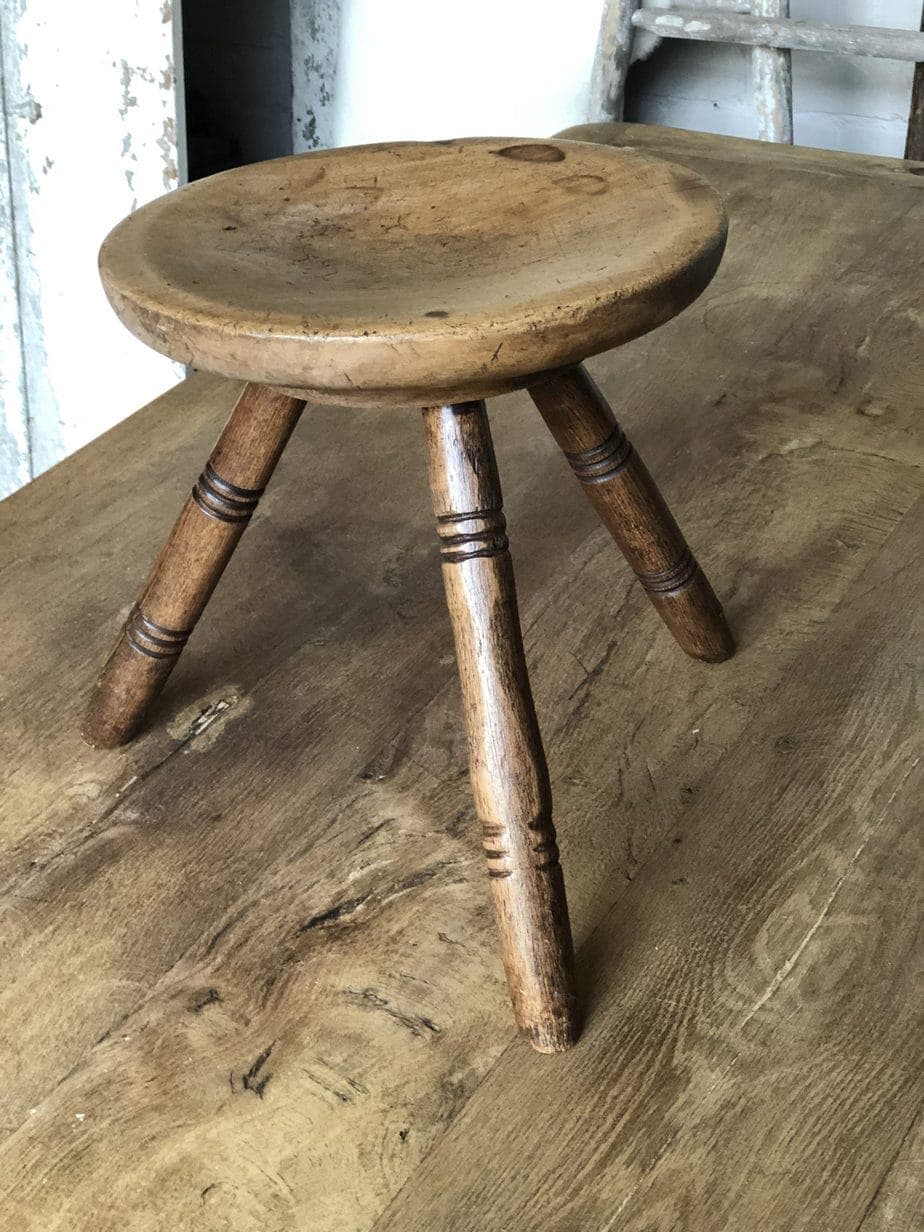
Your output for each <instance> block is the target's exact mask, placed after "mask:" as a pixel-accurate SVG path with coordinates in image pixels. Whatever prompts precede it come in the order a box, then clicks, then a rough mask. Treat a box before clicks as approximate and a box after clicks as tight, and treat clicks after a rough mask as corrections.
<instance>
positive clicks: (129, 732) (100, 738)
mask: <svg viewBox="0 0 924 1232" xmlns="http://www.w3.org/2000/svg"><path fill="white" fill-rule="evenodd" d="M134 734H135V730H134V728H125V727H117V726H114V725H113V724H111V723H107V722H106V721H105V720H101V719H100V717H99V716H98V715H97V714H96V713H95V707H93V706H92V705H91V707H90V710H89V712H88V714H87V717H86V718H85V719H84V723H83V726H82V727H81V729H80V737H81V739H82V740H83V742H84V743H85V744H88V745H89V746H90V748H91V749H118V748H120V747H121V746H122V745H123V744H128V743H129V741H130V740H131V739H132V737H133V736H134Z"/></svg>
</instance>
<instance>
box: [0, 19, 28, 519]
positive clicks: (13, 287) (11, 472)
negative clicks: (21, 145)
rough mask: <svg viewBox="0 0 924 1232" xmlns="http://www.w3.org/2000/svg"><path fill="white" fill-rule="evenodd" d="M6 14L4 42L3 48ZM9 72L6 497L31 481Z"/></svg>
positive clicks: (4, 166) (1, 251)
mask: <svg viewBox="0 0 924 1232" xmlns="http://www.w3.org/2000/svg"><path fill="white" fill-rule="evenodd" d="M2 38H3V35H2V12H0V46H2ZM5 80H6V79H5V74H4V72H3V64H2V61H0V496H3V494H4V493H5V492H7V491H10V490H11V489H13V488H15V487H18V486H19V485H20V484H23V483H25V482H26V480H27V479H29V477H30V475H31V473H32V468H31V462H30V452H31V451H30V446H29V426H28V409H27V406H26V384H25V379H26V378H25V371H24V369H23V354H22V339H21V337H20V331H19V291H18V280H17V276H16V245H15V242H14V237H13V195H12V178H11V168H10V163H9V152H8V143H7V136H6V107H5V106H4V103H3V99H4V94H5V88H4V87H5Z"/></svg>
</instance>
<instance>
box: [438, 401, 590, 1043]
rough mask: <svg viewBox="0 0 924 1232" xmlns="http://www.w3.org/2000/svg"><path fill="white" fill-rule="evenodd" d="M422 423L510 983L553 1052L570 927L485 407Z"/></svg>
mask: <svg viewBox="0 0 924 1232" xmlns="http://www.w3.org/2000/svg"><path fill="white" fill-rule="evenodd" d="M424 425H425V432H426V439H427V456H428V458H429V470H430V489H431V492H432V494H433V509H434V512H435V513H436V519H437V527H438V531H439V537H440V548H441V556H442V563H443V583H444V586H445V588H446V602H447V604H448V606H449V615H450V618H451V620H452V627H453V633H454V636H455V645H456V658H457V660H458V664H459V675H460V678H461V681H462V696H463V699H464V701H465V715H466V726H467V729H468V739H469V749H470V755H469V764H470V770H471V776H472V790H473V792H474V796H475V807H476V809H477V812H478V816H479V818H480V819H481V823H482V834H483V842H484V850H485V855H486V857H487V861H488V877H489V878H490V881H491V891H492V894H493V898H494V911H495V915H496V916H497V924H498V929H499V931H500V936H501V952H502V954H503V959H504V970H505V972H506V974H507V986H508V988H509V989H510V996H511V999H512V1001H513V1007H514V1015H515V1017H516V1021H517V1025H518V1027H519V1028H520V1031H521V1032H522V1033H523V1035H524V1036H525V1037H526V1038H527V1039H528V1040H529V1042H530V1043H531V1044H532V1045H533V1047H534V1048H536V1049H537V1050H538V1051H539V1052H559V1051H561V1050H562V1049H564V1048H569V1047H571V1045H572V1044H573V1043H574V1042H575V1039H576V1038H577V1032H578V1027H579V1023H578V1010H577V1002H576V997H575V992H574V972H573V966H574V956H573V953H572V945H571V928H570V925H569V922H568V907H567V904H566V902H565V883H564V878H563V876H562V871H561V863H560V862H559V856H558V843H557V842H556V837H555V827H554V825H553V823H552V789H551V787H550V785H549V771H548V767H547V766H546V761H545V752H544V750H543V748H542V737H541V736H540V734H539V724H538V722H537V721H536V710H535V707H534V705H533V698H532V692H531V691H530V687H529V678H528V676H527V674H526V660H525V658H524V655H523V639H522V637H521V634H520V618H519V614H518V612H517V597H516V586H515V583H514V578H513V565H512V563H511V560H510V552H509V550H508V544H507V535H506V527H507V523H506V520H505V518H504V512H503V499H502V496H501V487H500V480H499V478H498V474H497V464H496V462H495V459H494V444H493V442H492V440H491V430H490V427H489V426H488V416H487V411H486V410H485V406H484V403H483V402H469V403H464V404H462V405H460V406H438V407H430V408H428V409H427V410H425V411H424Z"/></svg>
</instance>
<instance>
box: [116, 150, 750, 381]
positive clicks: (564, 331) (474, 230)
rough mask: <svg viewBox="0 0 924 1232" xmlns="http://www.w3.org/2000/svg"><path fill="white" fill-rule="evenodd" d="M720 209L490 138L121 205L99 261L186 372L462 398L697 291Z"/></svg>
mask: <svg viewBox="0 0 924 1232" xmlns="http://www.w3.org/2000/svg"><path fill="white" fill-rule="evenodd" d="M725 229H726V225H725V215H724V212H723V209H722V205H721V202H720V200H719V198H718V197H717V195H716V193H715V192H714V191H713V190H712V188H711V187H710V186H709V185H708V184H706V183H705V181H703V180H701V179H700V178H699V177H698V176H697V175H695V174H694V173H693V172H691V171H688V170H686V169H685V168H682V167H677V166H674V165H672V164H670V163H666V162H663V161H661V160H658V159H652V158H646V157H643V156H642V155H640V154H637V153H635V152H634V151H631V150H628V149H614V148H611V147H606V146H598V145H589V144H585V143H583V142H577V141H559V140H554V141H528V140H513V139H505V138H496V139H487V138H478V139H472V140H458V141H446V142H436V143H417V142H404V143H397V144H388V145H371V146H362V147H357V148H350V149H335V150H323V151H317V152H313V153H310V154H300V155H293V156H292V157H289V158H280V159H275V160H273V161H271V162H266V163H259V164H254V165H251V166H248V167H242V168H239V169H236V170H233V171H226V172H223V173H222V174H220V175H215V176H211V177H210V178H208V179H205V180H200V181H198V182H196V183H193V184H190V185H188V186H186V187H185V188H181V189H179V190H178V191H176V192H173V193H169V194H168V195H167V196H165V197H161V198H160V199H159V200H157V201H154V202H152V203H151V204H150V205H147V206H144V207H143V208H142V209H140V210H138V211H136V212H135V213H134V214H132V215H131V216H130V217H129V218H127V219H126V220H125V221H124V222H123V223H121V224H120V225H119V226H117V227H116V228H115V230H114V231H113V232H112V233H111V234H110V235H109V237H108V238H107V239H106V241H105V243H104V245H103V248H102V252H101V254H100V268H101V272H102V278H103V283H104V285H105V288H106V292H107V294H108V296H109V299H110V300H111V302H112V304H113V307H114V308H115V310H116V312H117V313H118V314H119V316H120V317H121V319H122V321H123V322H124V323H125V325H126V326H127V327H128V328H129V329H130V330H131V331H132V332H133V333H134V334H136V335H137V336H138V337H139V338H141V339H142V340H143V341H144V342H146V343H148V345H149V346H152V347H153V348H154V349H155V350H157V351H160V352H162V353H163V354H165V355H169V356H171V357H172V358H173V359H176V360H179V361H180V362H182V363H187V364H192V365H194V366H195V367H199V368H204V369H207V370H209V371H213V372H220V373H224V374H225V375H228V376H233V377H237V378H240V379H243V380H247V381H254V382H258V383H260V384H264V385H270V386H274V387H276V388H279V389H282V390H285V391H288V392H296V393H298V394H301V395H302V396H309V397H311V398H314V399H316V400H322V401H329V402H342V403H347V404H355V405H376V404H385V405H406V404H408V403H417V404H422V403H427V404H431V403H434V402H440V403H449V402H461V401H467V400H471V399H476V398H483V397H488V396H490V395H492V394H496V393H502V392H504V391H506V390H510V389H516V388H520V387H522V386H523V385H525V384H526V383H527V382H528V380H529V378H530V377H531V376H533V375H535V374H536V373H537V372H540V371H544V370H548V369H554V368H558V367H562V366H564V365H568V364H572V363H576V362H578V361H580V360H582V359H584V358H585V357H586V356H588V355H593V354H596V353H598V352H600V351H604V350H607V349H608V348H610V347H613V346H616V345H618V344H619V343H622V342H626V341H628V340H629V339H631V338H634V337H637V336H638V335H639V334H643V333H645V332H646V331H647V330H650V329H652V328H654V327H655V326H656V325H659V324H661V323H662V322H664V321H666V320H668V319H669V318H670V317H672V316H674V315H675V314H676V313H678V312H680V311H681V309H683V308H684V307H686V305H687V304H689V303H690V302H691V301H692V300H693V299H695V297H696V296H697V295H699V293H700V292H701V291H702V290H703V288H704V287H705V286H706V284H707V283H708V282H709V280H710V278H711V277H712V275H713V273H714V272H715V269H716V266H717V265H718V263H719V260H720V258H721V255H722V250H723V247H724V243H725Z"/></svg>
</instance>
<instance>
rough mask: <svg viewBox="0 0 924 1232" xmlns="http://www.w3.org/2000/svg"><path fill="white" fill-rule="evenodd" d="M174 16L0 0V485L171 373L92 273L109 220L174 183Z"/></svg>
mask: <svg viewBox="0 0 924 1232" xmlns="http://www.w3.org/2000/svg"><path fill="white" fill-rule="evenodd" d="M178 22H179V0H95V3H94V4H93V5H92V6H91V7H90V8H87V6H86V5H80V4H70V3H65V2H64V0H60V2H58V0H56V2H55V3H49V2H48V0H0V43H2V81H3V89H2V94H0V103H2V107H3V112H4V117H5V128H6V156H7V175H6V177H5V179H4V178H0V201H2V202H3V204H2V205H0V231H2V232H4V233H5V236H6V243H5V244H4V243H2V242H0V373H2V374H3V376H4V377H5V378H6V385H5V388H4V389H3V395H4V407H5V414H6V417H7V419H8V420H9V422H11V423H12V424H13V433H12V436H11V435H10V433H8V434H7V438H6V443H7V446H8V447H7V449H6V450H5V451H0V467H2V469H0V494H2V493H3V492H5V491H9V490H10V489H11V488H13V487H15V486H17V485H18V484H19V483H20V482H22V481H23V480H25V479H26V478H27V477H29V476H30V475H35V474H38V473H39V472H40V471H42V470H44V469H45V468H46V467H48V466H50V465H51V464H52V463H53V462H56V461H57V460H58V459H59V458H61V457H62V456H63V455H64V454H66V453H70V452H72V451H73V450H74V449H76V448H78V447H79V446H80V445H82V444H83V443H84V442H85V441H88V440H90V439H91V438H92V437H94V436H96V435H98V434H99V433H100V432H102V431H104V430H105V429H106V428H107V427H109V426H110V425H111V424H113V423H115V422H116V421H117V420H119V419H121V418H123V417H124V416H125V415H126V414H128V413H129V412H131V411H133V410H136V409H137V408H138V406H140V405H141V404H142V403H143V402H145V401H147V400H149V399H150V398H152V397H154V396H155V395H156V394H158V393H160V392H162V391H163V390H164V389H165V388H167V387H168V386H169V385H171V384H172V383H173V382H174V381H175V380H176V379H177V378H178V377H179V376H180V375H181V374H182V370H181V369H179V368H178V367H177V366H176V365H174V364H171V363H170V362H169V361H167V360H164V359H162V358H161V357H160V356H158V355H155V354H154V352H152V351H150V350H149V349H148V348H147V347H145V346H143V345H142V344H141V343H140V342H136V341H135V340H134V339H133V338H132V337H131V335H130V334H128V333H127V331H126V330H125V329H124V328H123V327H122V326H121V325H120V324H119V322H118V321H117V320H116V318H115V316H114V314H113V312H112V310H111V309H110V308H109V306H108V304H107V303H106V300H105V297H104V295H103V291H102V288H101V287H100V283H99V277H98V274H97V271H96V254H97V251H98V249H99V245H100V242H101V241H102V239H103V237H104V236H105V234H106V232H107V231H108V230H109V229H110V227H112V226H113V225H114V224H115V223H116V222H118V221H119V219H120V218H122V217H123V216H124V215H125V214H127V213H129V211H130V210H132V209H134V208H135V207H136V206H137V205H139V204H140V203H142V202H144V201H146V200H149V199H150V198H151V197H155V196H158V195H159V194H160V193H163V192H164V191H166V190H167V189H170V188H174V187H176V185H177V183H178V182H179V178H180V174H181V171H182V168H181V152H180V148H178V134H179V133H182V131H183V124H182V114H181V108H179V106H178V92H177V89H176V84H175V82H176V75H177V62H176V55H175V50H174V42H175V37H176V34H177V26H178ZM0 154H2V151H0ZM0 177H2V168H0ZM4 211H5V212H6V215H7V217H6V219H5V223H6V225H5V227H4ZM4 254H6V255H5V257H4ZM11 304H16V305H17V306H18V310H19V311H18V317H19V336H18V337H17V336H16V333H15V332H14V330H13V329H11V328H10V324H9V318H10V311H9V309H10V305H11ZM4 306H5V307H4ZM17 347H20V348H21V349H20V350H19V353H18V356H17ZM18 368H19V369H21V370H22V371H21V379H19V381H18V384H17V369H18ZM17 391H18V392H17ZM11 441H12V444H13V446H14V447H13V448H10V447H9V446H10V445H11Z"/></svg>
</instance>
